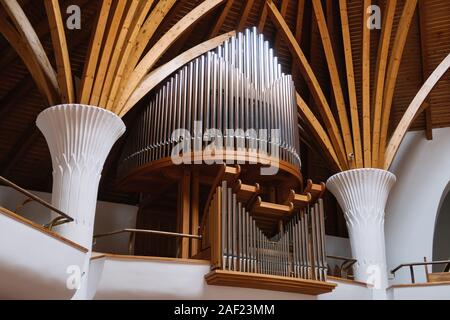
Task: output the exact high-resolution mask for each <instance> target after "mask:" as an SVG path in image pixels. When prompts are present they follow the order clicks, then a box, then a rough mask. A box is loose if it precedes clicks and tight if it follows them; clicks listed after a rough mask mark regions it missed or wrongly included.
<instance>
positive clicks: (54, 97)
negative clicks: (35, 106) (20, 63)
mask: <svg viewBox="0 0 450 320" xmlns="http://www.w3.org/2000/svg"><path fill="white" fill-rule="evenodd" d="M0 2H1V4H2V5H3V7H4V8H5V10H6V11H7V13H8V15H9V17H10V18H11V20H12V22H13V23H14V25H15V27H16V29H17V32H18V33H19V34H20V37H21V38H22V39H23V40H24V43H25V46H26V48H27V49H28V54H29V55H28V57H26V58H30V57H31V59H32V61H29V62H27V66H29V67H33V66H36V65H37V68H38V69H39V70H40V71H39V70H36V71H35V72H34V73H36V74H38V78H41V76H40V75H39V73H41V72H42V73H43V75H44V77H45V80H43V81H44V83H43V86H44V90H45V91H46V93H47V97H48V99H49V102H50V103H52V104H53V103H56V102H57V101H59V100H60V90H59V86H58V80H57V76H56V72H55V70H54V69H53V67H52V65H51V64H50V61H49V59H48V57H47V54H46V53H45V50H44V47H43V46H42V43H41V41H40V40H39V37H38V36H37V34H36V31H35V30H34V29H33V26H32V25H31V23H30V21H29V20H28V18H27V16H26V15H25V13H24V12H23V10H22V8H21V7H20V5H19V3H18V2H17V1H16V0H0ZM41 81H42V79H41Z"/></svg>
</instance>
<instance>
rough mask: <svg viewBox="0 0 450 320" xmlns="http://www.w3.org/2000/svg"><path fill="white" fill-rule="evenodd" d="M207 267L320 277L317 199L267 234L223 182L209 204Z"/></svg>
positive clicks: (322, 257) (321, 224) (323, 266)
mask: <svg viewBox="0 0 450 320" xmlns="http://www.w3.org/2000/svg"><path fill="white" fill-rule="evenodd" d="M208 214H209V219H210V220H209V221H210V225H209V228H210V229H209V230H210V231H209V234H210V236H211V239H210V241H211V243H210V244H211V260H212V269H214V270H216V269H222V270H229V271H239V272H248V273H260V274H267V275H274V276H284V277H293V278H300V279H310V280H311V279H312V280H319V281H326V279H327V271H328V267H327V262H326V253H325V221H324V210H323V200H322V199H318V201H317V203H316V204H314V205H312V206H310V207H308V208H306V209H301V210H299V211H298V212H297V213H296V214H294V215H293V216H292V218H291V219H290V221H288V222H287V223H285V224H284V227H283V231H282V232H280V233H279V234H277V235H275V236H274V237H271V238H269V237H267V236H266V235H265V234H264V233H263V232H262V231H261V230H260V229H259V228H258V226H257V224H256V221H255V219H254V217H252V215H251V213H250V212H248V211H247V210H246V209H245V207H244V206H243V205H242V204H241V203H239V202H238V201H237V199H236V195H235V194H234V193H233V191H232V189H231V188H229V187H228V186H227V182H226V181H224V182H223V183H222V186H221V187H218V188H217V190H216V194H215V196H214V197H213V200H212V201H211V204H210V207H209V211H208Z"/></svg>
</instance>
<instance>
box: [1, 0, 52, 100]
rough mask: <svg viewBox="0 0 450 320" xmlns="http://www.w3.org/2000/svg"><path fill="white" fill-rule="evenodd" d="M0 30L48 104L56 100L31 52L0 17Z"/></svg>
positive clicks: (16, 33)
mask: <svg viewBox="0 0 450 320" xmlns="http://www.w3.org/2000/svg"><path fill="white" fill-rule="evenodd" d="M0 9H1V8H0ZM0 11H1V10H0ZM0 32H1V33H2V35H3V36H4V37H5V39H6V41H8V42H9V43H10V45H11V46H12V47H13V48H14V50H15V51H16V52H17V54H18V55H19V57H20V58H21V59H22V61H23V63H24V64H25V66H26V68H27V69H28V71H29V72H30V74H31V76H32V78H33V80H34V82H35V83H36V85H37V87H38V89H39V92H40V93H41V94H42V95H43V96H44V97H45V98H46V99H47V101H48V102H49V103H50V104H53V102H55V101H56V100H55V98H54V95H53V94H52V93H51V90H50V88H49V84H48V81H47V80H46V79H45V75H44V73H43V71H42V69H41V68H40V67H39V65H38V64H37V62H36V61H35V60H34V59H33V58H32V56H31V53H30V52H29V50H28V48H27V46H26V45H25V43H24V40H23V39H22V38H21V36H20V35H19V33H18V32H17V31H16V29H15V28H14V26H13V25H11V24H10V23H9V22H8V21H7V19H3V18H2V19H0Z"/></svg>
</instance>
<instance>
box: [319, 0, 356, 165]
mask: <svg viewBox="0 0 450 320" xmlns="http://www.w3.org/2000/svg"><path fill="white" fill-rule="evenodd" d="M312 3H313V8H314V12H315V15H316V20H317V25H318V27H319V32H320V37H321V38H322V44H323V48H324V50H325V57H326V60H327V64H328V70H329V72H330V78H331V84H332V87H333V92H334V98H335V99H336V104H337V110H338V116H339V121H340V125H341V130H342V135H343V139H344V146H345V151H346V154H347V155H354V149H353V142H352V132H351V130H350V125H349V121H348V116H347V109H346V104H345V99H344V93H343V90H342V85H341V80H340V78H339V70H338V66H337V62H336V58H335V54H334V50H333V45H332V43H331V38H330V33H329V31H328V27H327V23H326V20H325V15H324V13H323V8H322V3H321V0H313V1H312ZM359 155H360V153H359ZM349 158H350V157H349ZM349 166H350V168H354V167H355V163H354V162H353V161H352V159H350V160H349Z"/></svg>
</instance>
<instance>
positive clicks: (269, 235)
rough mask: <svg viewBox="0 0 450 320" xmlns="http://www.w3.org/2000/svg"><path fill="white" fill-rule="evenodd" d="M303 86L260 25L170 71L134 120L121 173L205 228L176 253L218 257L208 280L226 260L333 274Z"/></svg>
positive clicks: (130, 186) (133, 186)
mask: <svg viewBox="0 0 450 320" xmlns="http://www.w3.org/2000/svg"><path fill="white" fill-rule="evenodd" d="M294 94H295V88H294V84H293V81H292V78H291V76H290V75H286V74H284V73H283V72H282V71H281V65H280V64H279V63H278V60H277V58H276V57H275V56H274V52H273V50H272V49H270V48H269V43H268V42H267V41H264V37H263V36H262V35H258V33H257V31H256V28H254V29H248V30H246V31H245V32H243V33H239V34H237V35H236V36H235V37H233V38H231V39H229V40H228V41H226V42H225V43H223V44H222V45H221V46H219V47H218V48H216V49H215V50H213V51H210V52H208V53H206V54H204V55H202V56H199V57H197V58H195V59H193V60H192V61H191V62H189V63H188V64H187V65H185V66H184V67H182V68H181V69H180V70H178V71H177V72H176V73H174V74H173V75H172V76H171V77H169V78H168V79H166V81H165V82H164V83H162V84H161V85H160V86H159V87H158V88H156V90H155V91H154V92H153V93H151V95H150V96H149V100H148V101H149V102H148V104H147V105H146V106H144V108H143V110H142V111H141V112H140V114H139V115H138V118H137V121H136V122H135V125H134V127H133V128H131V129H130V133H129V135H128V137H127V141H126V143H125V147H124V149H123V153H122V157H121V162H120V166H119V176H120V185H121V186H122V188H123V189H124V190H128V191H133V192H139V193H140V194H143V195H144V196H143V200H142V202H143V203H146V206H147V207H151V209H148V210H143V211H142V214H145V215H147V216H149V215H150V216H151V215H152V214H153V215H156V216H157V215H158V214H159V216H162V215H168V214H169V211H170V212H173V215H174V216H173V217H174V219H172V220H173V221H174V225H173V226H172V228H173V230H165V231H177V232H181V233H185V234H186V233H191V234H195V235H201V236H202V240H201V241H195V240H190V239H182V240H181V241H179V242H178V244H177V248H178V249H177V252H176V253H175V255H176V256H177V257H183V258H200V259H211V264H212V272H213V273H214V274H210V275H208V277H207V280H208V283H211V284H223V282H221V280H220V279H219V278H221V277H220V276H219V277H218V276H217V275H218V273H217V271H224V272H234V273H239V274H242V273H243V274H248V275H256V274H258V275H265V276H272V277H274V276H275V277H281V278H290V279H300V280H301V279H304V280H308V281H316V282H323V283H326V275H327V263H326V258H325V217H324V208H323V201H322V200H321V196H322V194H323V192H324V191H325V186H324V184H318V185H316V184H313V183H312V182H310V181H308V183H307V184H306V187H305V186H304V182H303V178H302V175H301V171H300V168H301V161H300V146H299V133H298V125H297V107H296V102H295V95H294ZM180 129H181V130H180ZM180 145H182V146H183V148H181V149H180V148H179V146H180ZM177 148H178V149H177ZM174 155H175V156H181V158H182V159H183V160H184V161H183V162H182V163H177V164H175V163H174V161H173V159H174V158H173V156H174ZM274 163H275V164H276V166H277V171H276V173H275V174H273V175H264V174H262V169H264V168H266V167H268V166H270V165H273V164H274ZM247 181H251V182H252V183H253V185H248V184H246V183H245V182H247ZM256 182H257V183H256ZM174 186H175V188H174ZM164 199H165V200H164ZM174 204H176V208H175V207H170V206H171V205H174ZM164 205H165V206H166V207H164ZM156 207H162V209H159V211H158V213H155V210H156V209H155V208H156ZM164 208H166V209H164ZM168 208H171V209H170V210H169V209H168ZM152 210H153V211H152ZM146 218H148V217H141V218H139V217H138V224H139V221H144V220H145V219H146ZM156 219H157V218H156ZM138 227H140V228H145V227H146V225H140V226H139V225H138ZM138 247H139V246H136V248H138ZM139 253H140V254H142V252H139ZM218 279H219V280H218ZM283 281H284V280H283ZM225 282H226V281H225ZM323 283H322V284H323ZM322 284H321V285H322ZM226 285H228V284H226ZM319 287H320V285H319ZM331 287H332V286H331ZM331 287H330V286H328V287H326V288H325V289H324V290H325V291H326V290H328V291H330V290H331V289H332V288H331ZM321 288H322V289H323V288H324V287H321ZM330 288H331V289H330ZM322 289H321V290H322ZM288 291H289V290H288ZM319 291H320V290H319Z"/></svg>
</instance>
